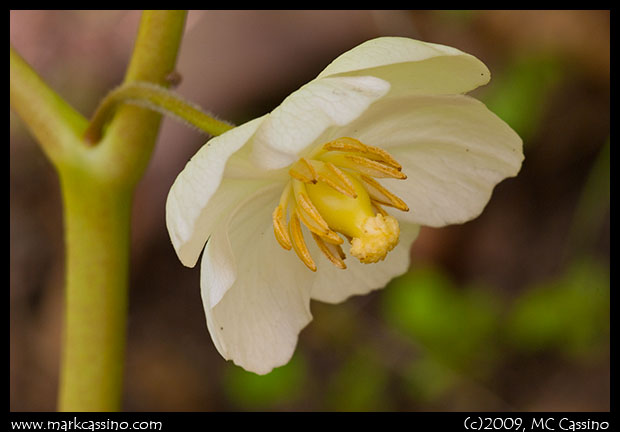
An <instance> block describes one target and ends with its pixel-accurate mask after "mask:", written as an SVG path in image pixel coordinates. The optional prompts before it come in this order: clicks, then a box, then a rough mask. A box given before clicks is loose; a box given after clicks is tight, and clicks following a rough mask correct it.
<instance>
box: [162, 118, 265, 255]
mask: <svg viewBox="0 0 620 432" xmlns="http://www.w3.org/2000/svg"><path fill="white" fill-rule="evenodd" d="M263 120H264V117H261V118H258V119H255V120H252V121H250V122H248V123H245V124H243V125H241V126H238V127H236V128H234V129H231V130H230V131H228V132H226V133H224V134H222V135H220V136H218V137H215V138H213V139H211V140H210V141H208V142H207V143H206V144H205V145H204V146H202V147H201V148H200V150H198V152H197V153H196V154H195V155H194V156H193V157H192V159H191V160H190V161H189V162H188V163H187V165H186V166H185V168H184V169H183V171H181V173H180V174H179V175H178V176H177V178H176V180H175V181H174V183H173V185H172V187H171V188H170V192H169V193H168V198H167V201H166V225H167V227H168V233H169V235H170V239H171V240H172V244H173V246H174V249H175V250H176V252H177V255H178V257H179V259H180V260H181V262H182V263H183V264H184V265H186V266H188V267H193V266H194V265H196V261H198V256H199V255H200V252H201V251H202V249H203V247H204V244H205V242H206V241H207V238H208V237H209V235H210V234H211V232H212V231H213V229H214V227H215V226H216V224H217V222H218V221H219V220H220V218H221V217H222V215H224V214H226V212H227V211H229V210H230V208H231V207H232V206H234V205H235V203H236V202H238V201H239V200H240V199H242V198H243V197H244V196H246V195H247V193H251V192H252V191H253V190H256V188H257V187H260V186H262V184H260V182H258V184H255V183H254V181H250V180H248V181H244V180H243V179H233V180H230V181H224V182H222V177H223V175H224V169H225V167H226V163H227V161H228V159H229V158H230V157H231V155H232V154H233V153H234V152H236V151H237V150H239V149H240V148H242V147H243V145H244V144H245V143H246V142H247V141H248V139H249V138H250V137H251V136H252V134H253V133H254V132H255V131H256V129H257V128H258V127H259V126H260V124H261V123H262V122H263Z"/></svg>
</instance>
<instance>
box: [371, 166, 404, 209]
mask: <svg viewBox="0 0 620 432" xmlns="http://www.w3.org/2000/svg"><path fill="white" fill-rule="evenodd" d="M360 178H361V179H362V181H363V182H364V186H365V187H366V191H367V192H368V195H370V199H371V200H373V201H376V202H378V203H379V204H383V205H386V206H390V207H394V208H397V209H398V210H402V211H409V207H408V206H407V204H405V202H404V201H403V200H401V199H400V198H398V197H397V196H396V195H394V194H393V193H392V192H390V191H389V190H387V189H386V188H384V187H383V186H382V185H381V184H380V183H379V182H378V181H376V180H375V179H373V178H370V177H368V176H366V175H364V174H362V175H361V176H360Z"/></svg>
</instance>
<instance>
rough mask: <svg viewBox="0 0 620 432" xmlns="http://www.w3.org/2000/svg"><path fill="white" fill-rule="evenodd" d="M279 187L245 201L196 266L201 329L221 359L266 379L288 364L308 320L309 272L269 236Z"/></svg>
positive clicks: (262, 191)
mask: <svg viewBox="0 0 620 432" xmlns="http://www.w3.org/2000/svg"><path fill="white" fill-rule="evenodd" d="M280 193H281V189H279V188H278V187H267V188H263V189H262V190H260V191H258V192H257V193H255V194H254V195H252V196H251V197H248V198H247V199H246V200H245V201H244V202H243V203H242V204H241V205H240V206H239V207H238V208H237V209H236V211H235V212H234V214H233V215H232V217H231V218H230V220H229V221H228V224H227V226H226V227H223V229H221V230H218V231H217V232H215V233H214V234H213V236H212V237H211V238H210V239H209V242H208V243H207V246H206V248H205V253H204V254H203V259H202V268H201V295H202V300H203V305H204V308H205V314H206V318H207V326H208V328H209V332H210V334H211V337H212V339H213V342H214V343H215V346H216V347H217V349H218V351H219V352H220V354H221V355H222V356H223V357H224V358H226V359H227V360H232V361H233V362H234V363H235V364H237V365H239V366H241V367H243V368H244V369H246V370H249V371H252V372H255V373H258V374H265V373H268V372H269V371H271V370H272V369H273V368H274V367H277V366H281V365H283V364H285V363H287V362H288V361H289V360H290V358H291V356H292V355H293V352H294V350H295V346H296V344H297V337H298V334H299V332H300V331H301V329H303V328H304V327H305V326H306V325H307V324H308V323H309V322H310V321H311V319H312V315H311V314H310V288H311V286H312V281H313V279H314V273H312V272H310V271H309V270H308V269H306V268H305V266H304V265H303V263H302V262H301V261H300V260H299V259H297V257H296V256H295V254H294V253H292V252H291V251H285V250H283V249H282V248H281V247H280V245H278V243H277V241H276V239H275V237H274V235H273V226H272V220H271V213H272V211H273V209H274V208H275V206H276V205H277V203H278V199H279V196H280Z"/></svg>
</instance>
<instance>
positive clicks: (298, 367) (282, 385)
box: [223, 353, 307, 410]
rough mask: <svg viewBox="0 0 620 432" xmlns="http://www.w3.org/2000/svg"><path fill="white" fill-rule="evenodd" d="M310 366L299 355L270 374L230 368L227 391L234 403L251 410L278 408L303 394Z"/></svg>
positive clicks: (225, 383)
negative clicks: (307, 366)
mask: <svg viewBox="0 0 620 432" xmlns="http://www.w3.org/2000/svg"><path fill="white" fill-rule="evenodd" d="M306 376H307V373H306V364H305V362H304V359H303V356H302V355H301V354H300V353H297V354H295V355H294V356H293V359H292V360H291V361H290V362H289V363H288V364H286V365H285V366H282V367H279V368H276V369H274V370H273V371H272V372H270V373H268V374H267V375H256V374H254V373H251V372H246V371H245V370H243V369H241V368H240V367H238V366H233V365H230V367H228V368H227V369H226V372H225V374H224V386H223V387H224V389H225V391H226V394H227V396H228V397H229V398H230V400H231V401H232V402H233V403H235V404H237V405H239V406H240V407H241V408H243V409H247V410H269V409H276V408H278V406H280V405H282V404H286V403H288V402H292V401H294V400H295V399H297V398H298V397H299V396H300V395H302V394H303V388H304V383H305V380H306Z"/></svg>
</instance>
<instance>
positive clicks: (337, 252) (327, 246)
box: [312, 233, 347, 270]
mask: <svg viewBox="0 0 620 432" xmlns="http://www.w3.org/2000/svg"><path fill="white" fill-rule="evenodd" d="M312 237H313V238H314V241H315V242H316V244H317V246H318V247H319V249H320V250H321V252H323V254H324V255H325V256H326V257H327V259H328V260H330V261H331V262H332V264H334V265H335V266H336V267H338V268H341V269H343V270H344V269H346V268H347V265H346V264H345V263H344V261H343V260H344V259H345V257H346V255H345V254H344V252H343V251H342V248H341V247H340V246H339V245H335V244H331V243H327V242H325V241H323V239H322V238H321V237H319V236H318V235H316V234H315V233H312Z"/></svg>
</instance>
